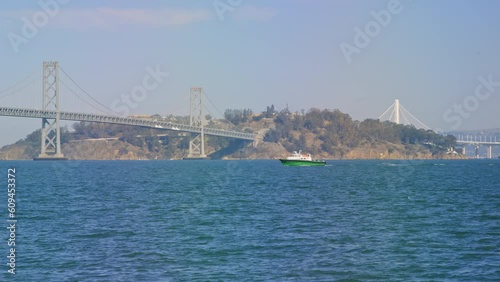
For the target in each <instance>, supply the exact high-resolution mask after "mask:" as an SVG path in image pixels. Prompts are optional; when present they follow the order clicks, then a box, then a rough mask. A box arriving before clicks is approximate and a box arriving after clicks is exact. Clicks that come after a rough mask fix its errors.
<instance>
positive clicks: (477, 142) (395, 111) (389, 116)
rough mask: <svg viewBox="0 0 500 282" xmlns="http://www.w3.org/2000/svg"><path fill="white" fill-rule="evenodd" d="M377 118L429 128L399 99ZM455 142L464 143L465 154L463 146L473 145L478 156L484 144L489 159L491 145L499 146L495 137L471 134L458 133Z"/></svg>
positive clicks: (499, 142)
mask: <svg viewBox="0 0 500 282" xmlns="http://www.w3.org/2000/svg"><path fill="white" fill-rule="evenodd" d="M379 120H381V121H391V122H394V123H396V124H404V125H413V126H415V127H416V128H421V129H425V130H430V128H429V127H428V126H427V125H425V124H424V123H423V122H421V121H420V120H419V119H418V118H416V117H415V116H414V115H412V114H411V113H410V112H409V111H408V110H407V109H405V108H404V107H403V105H401V104H400V103H399V100H398V99H396V100H394V103H393V104H392V105H391V106H390V107H389V108H388V109H387V110H386V111H385V112H384V113H383V114H381V115H380V117H379ZM455 137H456V138H457V143H458V144H461V145H464V147H463V154H464V155H465V146H467V145H470V146H474V147H475V156H476V158H479V147H480V146H486V157H487V158H489V159H491V158H492V157H493V154H492V147H493V146H500V140H499V141H497V139H496V137H492V136H490V137H489V138H488V137H487V136H472V135H465V136H463V135H459V136H455Z"/></svg>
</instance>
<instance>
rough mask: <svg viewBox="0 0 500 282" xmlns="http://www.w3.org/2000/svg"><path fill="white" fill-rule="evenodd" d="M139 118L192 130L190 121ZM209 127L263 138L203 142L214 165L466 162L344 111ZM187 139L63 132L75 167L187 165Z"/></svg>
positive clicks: (450, 142)
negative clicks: (306, 158)
mask: <svg viewBox="0 0 500 282" xmlns="http://www.w3.org/2000/svg"><path fill="white" fill-rule="evenodd" d="M135 117H137V116H135ZM141 118H147V119H154V120H161V121H170V122H175V123H184V124H189V117H188V116H173V115H170V116H160V115H151V116H141ZM205 120H206V126H207V127H213V128H220V129H225V130H236V129H238V130H240V131H244V132H249V133H256V134H258V142H256V143H255V144H254V143H252V142H249V141H244V140H235V139H230V138H224V137H214V136H205V142H206V143H205V152H206V153H207V154H208V156H209V157H210V158H212V159H277V158H280V157H284V156H286V155H288V154H289V153H290V152H292V151H298V150H302V151H303V152H307V153H310V154H312V155H313V156H314V157H315V158H321V159H443V158H446V159H449V158H465V157H464V156H463V155H461V154H459V153H457V152H460V149H459V148H457V143H456V138H455V137H454V136H452V135H447V136H443V135H440V134H437V133H435V132H434V131H432V130H424V129H417V128H415V127H414V126H408V125H402V124H396V123H393V122H388V121H385V122H382V121H379V120H376V119H365V120H363V121H357V120H353V119H352V118H351V117H350V116H349V115H348V114H346V113H343V112H341V111H339V110H330V109H318V108H311V109H309V110H307V111H306V110H301V111H296V112H291V111H289V110H288V108H285V109H283V110H280V111H277V110H276V109H275V108H274V106H273V105H272V106H268V107H267V108H266V110H265V111H263V112H260V113H253V111H252V110H250V109H229V110H226V111H225V112H224V117H223V118H220V119H215V118H213V117H212V116H210V115H206V116H205ZM189 138H190V135H189V133H186V132H180V131H172V130H170V131H169V130H161V129H151V128H141V127H133V126H124V125H115V124H104V123H87V122H77V123H74V124H73V125H72V126H71V128H69V127H68V126H66V127H63V128H61V146H62V151H63V154H64V155H65V156H66V157H67V158H69V159H74V160H172V159H182V158H183V157H186V155H187V152H188V148H189ZM40 143H41V133H40V130H36V131H34V132H32V133H30V134H28V135H27V136H26V138H24V139H22V140H19V141H17V142H16V143H14V144H11V145H6V146H4V147H3V148H1V149H0V159H2V160H31V159H33V158H34V157H36V156H38V155H39V154H40Z"/></svg>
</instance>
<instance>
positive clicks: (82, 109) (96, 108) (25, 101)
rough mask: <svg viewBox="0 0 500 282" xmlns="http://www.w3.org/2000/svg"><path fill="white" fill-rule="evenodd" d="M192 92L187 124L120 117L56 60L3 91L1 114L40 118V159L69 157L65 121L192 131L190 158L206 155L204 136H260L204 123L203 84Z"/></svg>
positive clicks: (238, 137)
mask: <svg viewBox="0 0 500 282" xmlns="http://www.w3.org/2000/svg"><path fill="white" fill-rule="evenodd" d="M60 71H61V72H60ZM61 74H62V75H61ZM190 95H191V96H190V98H191V99H190V101H191V105H190V123H189V124H180V123H173V122H169V121H161V120H154V119H142V118H133V117H128V116H120V115H119V114H117V113H116V112H114V111H113V110H111V109H109V108H108V107H106V106H105V105H103V104H102V103H100V102H99V101H98V100H96V99H95V98H93V97H92V96H91V95H89V94H88V93H87V92H86V91H84V90H83V89H82V88H81V87H80V86H79V85H78V84H76V82H75V81H74V80H73V79H72V78H71V77H70V76H69V75H68V74H67V73H66V72H64V70H63V69H62V68H60V66H59V63H58V62H44V63H43V75H42V76H40V75H39V72H35V73H33V74H31V75H30V76H28V77H27V78H25V79H23V80H22V81H20V82H19V83H17V84H15V85H13V86H11V87H9V88H8V89H6V90H4V91H2V92H0V103H1V104H2V106H1V107H0V116H11V117H24V118H40V119H42V133H41V134H42V141H41V153H40V155H39V157H38V158H36V159H39V160H63V159H66V158H65V157H64V155H63V153H62V148H61V140H60V132H61V130H60V121H62V120H69V121H87V122H98V123H112V124H121V125H130V126H140V127H146V128H152V129H159V130H175V131H183V132H188V133H190V134H191V138H190V142H189V154H188V158H206V154H205V135H212V136H220V137H229V138H235V139H242V140H249V141H254V142H255V141H256V138H257V135H256V134H253V133H248V132H242V131H241V130H226V129H218V128H211V127H206V126H205V124H206V122H205V116H204V110H205V106H204V97H205V94H204V91H203V89H202V88H200V87H193V88H191V93H190ZM63 97H64V99H62V98H63ZM70 97H71V98H70ZM4 105H10V107H5V106H4ZM40 105H41V108H40ZM62 109H71V110H66V111H63V110H62Z"/></svg>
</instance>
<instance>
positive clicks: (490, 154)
mask: <svg viewBox="0 0 500 282" xmlns="http://www.w3.org/2000/svg"><path fill="white" fill-rule="evenodd" d="M491 147H492V146H491V145H490V146H488V149H487V150H486V151H487V156H486V157H487V158H488V159H491V158H492V157H493V156H492V148H491Z"/></svg>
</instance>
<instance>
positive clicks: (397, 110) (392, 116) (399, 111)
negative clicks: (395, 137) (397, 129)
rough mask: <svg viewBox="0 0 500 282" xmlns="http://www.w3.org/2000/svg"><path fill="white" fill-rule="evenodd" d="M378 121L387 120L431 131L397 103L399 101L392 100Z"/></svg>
mask: <svg viewBox="0 0 500 282" xmlns="http://www.w3.org/2000/svg"><path fill="white" fill-rule="evenodd" d="M378 119H379V120H381V121H383V120H388V121H392V122H394V123H397V124H404V125H413V126H415V127H416V128H423V129H425V130H428V129H431V128H430V127H428V126H427V125H425V124H424V123H423V122H421V121H420V120H419V119H418V118H416V117H415V116H414V115H412V114H411V113H410V112H409V111H408V110H407V109H405V108H404V107H403V105H401V104H400V103H399V100H398V99H396V100H394V103H393V104H392V105H391V106H390V107H389V108H388V109H387V110H386V111H385V112H384V113H383V114H381V115H380V116H379V117H378Z"/></svg>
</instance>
